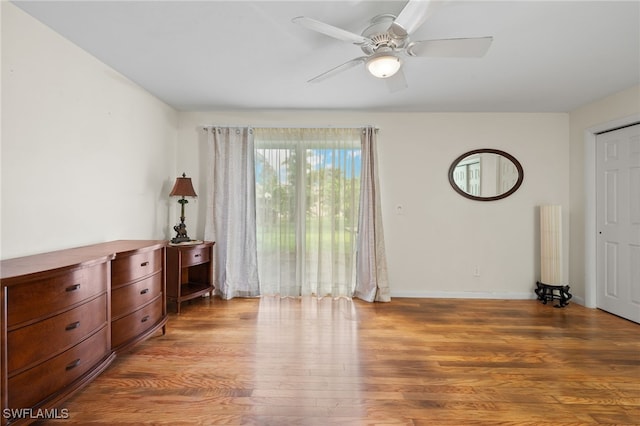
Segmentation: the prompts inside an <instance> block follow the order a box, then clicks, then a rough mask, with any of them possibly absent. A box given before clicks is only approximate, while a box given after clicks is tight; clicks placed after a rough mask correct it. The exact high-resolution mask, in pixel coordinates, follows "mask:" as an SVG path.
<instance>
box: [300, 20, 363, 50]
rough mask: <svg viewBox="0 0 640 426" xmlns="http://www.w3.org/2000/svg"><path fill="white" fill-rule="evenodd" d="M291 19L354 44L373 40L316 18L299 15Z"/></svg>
mask: <svg viewBox="0 0 640 426" xmlns="http://www.w3.org/2000/svg"><path fill="white" fill-rule="evenodd" d="M291 21H292V22H293V23H296V24H300V25H302V26H303V27H305V28H308V29H310V30H313V31H316V32H319V33H322V34H325V35H328V36H329V37H333V38H337V39H338V40H344V41H350V42H352V43H354V44H364V43H368V42H370V41H371V40H369V39H368V38H366V37H363V36H361V35H358V34H355V33H352V32H349V31H347V30H343V29H342V28H338V27H334V26H333V25H329V24H325V23H324V22H320V21H316V20H315V19H311V18H306V17H304V16H298V17H297V18H293V19H292V20H291Z"/></svg>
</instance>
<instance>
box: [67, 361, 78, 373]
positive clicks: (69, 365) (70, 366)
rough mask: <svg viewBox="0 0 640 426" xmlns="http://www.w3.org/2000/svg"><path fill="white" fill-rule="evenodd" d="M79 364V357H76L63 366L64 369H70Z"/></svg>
mask: <svg viewBox="0 0 640 426" xmlns="http://www.w3.org/2000/svg"><path fill="white" fill-rule="evenodd" d="M79 365H80V358H78V359H76V360H75V361H73V362H72V363H70V364H68V365H67V366H66V367H65V370H67V371H69V370H72V369H74V368H76V367H77V366H79Z"/></svg>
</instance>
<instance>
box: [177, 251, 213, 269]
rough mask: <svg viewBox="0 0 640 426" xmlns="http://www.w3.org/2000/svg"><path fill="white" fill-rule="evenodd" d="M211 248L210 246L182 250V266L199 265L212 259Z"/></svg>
mask: <svg viewBox="0 0 640 426" xmlns="http://www.w3.org/2000/svg"><path fill="white" fill-rule="evenodd" d="M210 253H211V249H210V248H209V247H202V248H193V249H191V250H182V251H181V256H182V267H183V268H186V267H187V266H193V265H199V264H201V263H206V262H208V261H209V260H211V255H210Z"/></svg>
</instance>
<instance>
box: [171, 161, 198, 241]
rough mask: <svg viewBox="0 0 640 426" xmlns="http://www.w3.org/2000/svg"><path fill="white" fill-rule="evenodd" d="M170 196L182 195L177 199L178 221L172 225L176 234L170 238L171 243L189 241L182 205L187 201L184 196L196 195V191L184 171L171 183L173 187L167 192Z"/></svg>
mask: <svg viewBox="0 0 640 426" xmlns="http://www.w3.org/2000/svg"><path fill="white" fill-rule="evenodd" d="M169 196H171V197H182V198H181V199H179V200H178V203H180V206H181V208H180V223H179V224H178V225H176V226H174V227H173V230H174V231H176V236H175V237H174V238H173V239H172V240H171V242H172V243H174V244H176V243H184V242H187V241H191V238H189V236H187V225H185V224H184V205H185V204H187V203H188V202H189V201H187V200H186V199H185V198H184V197H197V196H198V195H197V194H196V191H195V190H194V189H193V184H192V183H191V178H188V177H187V175H186V174H185V173H182V177H178V178H176V183H175V185H173V189H172V190H171V193H170V194H169Z"/></svg>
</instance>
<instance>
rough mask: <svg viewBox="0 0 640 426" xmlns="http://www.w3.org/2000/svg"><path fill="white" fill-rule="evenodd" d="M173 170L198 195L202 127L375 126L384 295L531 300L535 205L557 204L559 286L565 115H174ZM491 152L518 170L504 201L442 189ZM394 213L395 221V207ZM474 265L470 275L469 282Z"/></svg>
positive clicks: (198, 208) (194, 221) (535, 268)
mask: <svg viewBox="0 0 640 426" xmlns="http://www.w3.org/2000/svg"><path fill="white" fill-rule="evenodd" d="M179 121H180V124H179V133H178V140H179V145H180V150H181V154H180V155H178V168H177V169H178V171H179V172H182V171H183V170H184V171H185V172H186V173H187V174H188V175H190V176H192V177H193V178H194V183H195V185H196V191H197V192H198V194H205V180H206V174H205V167H206V134H205V132H204V131H203V130H202V125H207V124H218V125H247V124H250V125H253V126H256V127H259V126H277V125H280V126H328V125H332V126H360V125H366V124H371V125H375V126H377V127H379V128H380V132H379V137H378V140H379V165H380V169H381V170H380V173H381V176H380V177H381V179H380V180H381V186H382V203H383V206H382V207H383V220H384V230H385V238H386V243H387V255H388V261H389V274H390V277H389V278H390V280H391V289H392V295H395V296H464V297H507V298H528V297H533V296H534V294H533V288H534V286H535V281H536V280H537V279H539V274H540V272H539V269H540V267H539V262H540V261H539V257H540V256H539V236H538V227H539V225H538V221H539V216H538V206H539V205H540V204H546V203H553V204H560V205H562V206H563V210H564V212H565V215H564V221H565V223H564V225H565V226H564V234H565V235H564V240H565V241H566V242H567V243H566V244H565V247H564V251H565V256H564V263H565V265H564V268H563V269H564V275H565V277H566V278H567V280H568V271H569V268H568V252H569V244H568V241H569V240H568V236H569V226H568V217H569V169H568V164H569V117H568V115H567V114H530V113H523V114H519V113H513V114H509V113H507V114H500V113H496V114H487V113H482V114H481V113H411V114H406V113H355V112H323V111H308V112H297V111H263V112H254V113H241V112H238V113H234V112H227V113H222V112H190V113H188V112H185V113H180V119H179ZM476 148H496V149H501V150H504V151H506V152H509V153H510V154H512V155H514V156H515V157H516V158H517V159H518V160H519V161H520V162H521V163H522V166H523V167H524V173H525V177H524V183H523V185H522V187H521V188H520V189H519V190H518V191H517V192H516V193H515V194H514V195H512V196H511V197H509V198H506V199H504V200H499V201H494V202H478V201H471V200H468V199H465V198H463V197H461V196H460V195H458V194H457V193H456V192H454V190H453V189H452V188H451V186H450V185H449V182H448V179H447V171H448V168H449V166H450V164H451V162H452V161H453V160H454V159H455V158H456V157H457V156H459V155H460V154H462V153H464V152H465V151H468V150H471V149H476ZM399 204H400V205H403V206H404V209H403V211H404V214H403V215H402V216H399V215H397V214H396V213H395V206H396V205H399ZM204 207H205V202H204V199H202V197H200V201H198V202H196V203H190V204H189V205H188V207H187V209H188V210H187V222H188V227H189V229H190V230H191V231H190V236H191V237H192V238H202V236H203V234H204ZM476 266H477V267H478V268H479V270H480V277H474V276H473V272H474V269H475V268H476Z"/></svg>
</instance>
